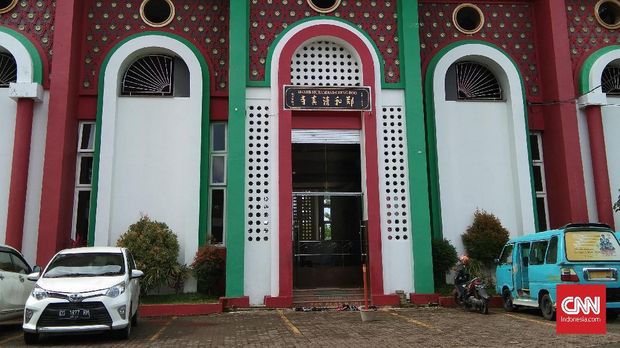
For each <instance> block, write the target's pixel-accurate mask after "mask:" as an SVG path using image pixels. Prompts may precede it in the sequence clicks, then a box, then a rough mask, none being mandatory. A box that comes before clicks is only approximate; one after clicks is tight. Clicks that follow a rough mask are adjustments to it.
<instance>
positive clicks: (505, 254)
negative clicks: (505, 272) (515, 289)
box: [499, 244, 514, 265]
mask: <svg viewBox="0 0 620 348" xmlns="http://www.w3.org/2000/svg"><path fill="white" fill-rule="evenodd" d="M513 248H514V245H513V244H506V245H505V246H504V249H503V250H502V255H501V256H500V257H499V263H500V264H509V265H510V264H512V249H513Z"/></svg>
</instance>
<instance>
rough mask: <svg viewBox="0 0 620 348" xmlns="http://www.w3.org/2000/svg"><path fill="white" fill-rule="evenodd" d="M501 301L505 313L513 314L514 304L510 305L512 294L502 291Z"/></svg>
mask: <svg viewBox="0 0 620 348" xmlns="http://www.w3.org/2000/svg"><path fill="white" fill-rule="evenodd" d="M502 300H503V302H504V309H505V310H506V311H507V312H514V311H515V310H516V309H517V307H516V306H515V305H514V303H512V294H511V293H510V290H508V289H504V291H502Z"/></svg>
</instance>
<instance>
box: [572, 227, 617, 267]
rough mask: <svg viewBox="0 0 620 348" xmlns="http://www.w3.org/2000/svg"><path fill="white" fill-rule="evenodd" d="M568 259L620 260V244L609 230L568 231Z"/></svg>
mask: <svg viewBox="0 0 620 348" xmlns="http://www.w3.org/2000/svg"><path fill="white" fill-rule="evenodd" d="M564 241H565V245H566V259H567V260H568V261H620V245H619V244H618V240H617V239H616V236H615V235H614V234H613V233H612V232H608V231H567V232H566V234H565V237H564Z"/></svg>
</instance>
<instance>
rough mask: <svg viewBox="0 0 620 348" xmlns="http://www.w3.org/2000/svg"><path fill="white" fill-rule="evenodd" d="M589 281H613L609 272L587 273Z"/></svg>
mask: <svg viewBox="0 0 620 348" xmlns="http://www.w3.org/2000/svg"><path fill="white" fill-rule="evenodd" d="M588 274H589V275H590V277H589V278H590V280H594V279H613V274H612V272H611V271H589V272H588Z"/></svg>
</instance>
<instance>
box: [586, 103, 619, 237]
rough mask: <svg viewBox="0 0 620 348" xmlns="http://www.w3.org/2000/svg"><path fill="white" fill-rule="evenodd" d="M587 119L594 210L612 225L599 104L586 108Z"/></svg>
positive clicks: (600, 219) (601, 219)
mask: <svg viewBox="0 0 620 348" xmlns="http://www.w3.org/2000/svg"><path fill="white" fill-rule="evenodd" d="M586 116H587V119H588V135H589V138H590V155H591V156H592V173H593V176H594V192H595V195H596V210H597V212H598V221H599V222H602V223H605V224H608V225H609V226H613V225H614V216H613V212H612V208H611V206H612V204H613V203H612V201H611V187H610V185H609V172H608V170H607V152H606V149H605V134H604V133H603V117H602V115H601V108H600V107H599V106H589V107H588V108H586Z"/></svg>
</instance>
